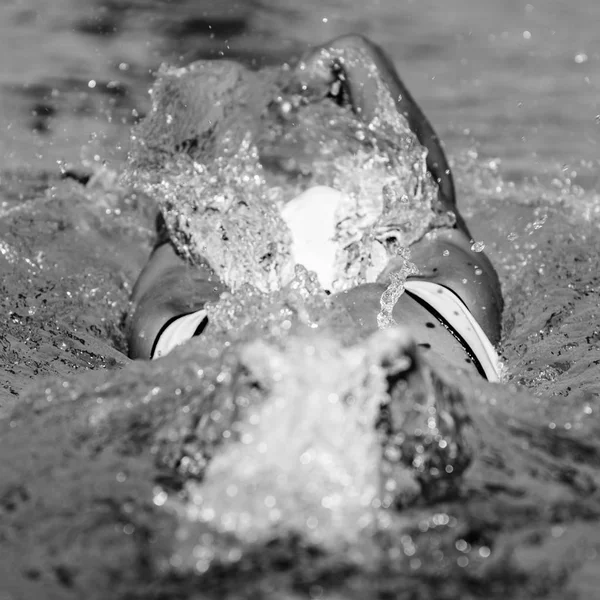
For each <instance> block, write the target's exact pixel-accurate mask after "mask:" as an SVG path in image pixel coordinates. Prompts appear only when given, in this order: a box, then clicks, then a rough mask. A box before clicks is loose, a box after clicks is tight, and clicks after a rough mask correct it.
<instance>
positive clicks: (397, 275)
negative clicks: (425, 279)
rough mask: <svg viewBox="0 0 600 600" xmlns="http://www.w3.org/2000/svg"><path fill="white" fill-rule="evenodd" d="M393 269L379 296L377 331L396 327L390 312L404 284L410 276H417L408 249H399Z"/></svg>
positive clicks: (415, 267)
mask: <svg viewBox="0 0 600 600" xmlns="http://www.w3.org/2000/svg"><path fill="white" fill-rule="evenodd" d="M395 263H396V264H395V268H394V270H393V271H392V272H391V273H390V274H389V276H388V277H389V283H388V287H387V288H386V290H385V291H384V292H383V294H381V299H380V307H381V308H380V310H379V313H378V314H377V326H378V327H379V329H388V328H389V327H394V326H396V325H397V323H396V321H395V319H394V317H393V316H392V312H393V310H394V306H396V304H397V302H398V300H400V297H401V296H402V294H403V293H404V284H405V283H406V279H407V278H408V277H409V276H410V275H417V274H418V273H419V269H418V268H417V266H416V265H415V264H414V263H412V262H410V249H408V248H400V249H399V250H398V257H397V259H396V260H395Z"/></svg>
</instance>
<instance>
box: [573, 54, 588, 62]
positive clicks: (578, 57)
mask: <svg viewBox="0 0 600 600" xmlns="http://www.w3.org/2000/svg"><path fill="white" fill-rule="evenodd" d="M573 60H574V61H575V62H576V63H577V64H578V65H581V64H583V63H584V62H587V60H588V55H587V54H586V53H585V52H578V53H577V54H576V55H575V58H574V59H573Z"/></svg>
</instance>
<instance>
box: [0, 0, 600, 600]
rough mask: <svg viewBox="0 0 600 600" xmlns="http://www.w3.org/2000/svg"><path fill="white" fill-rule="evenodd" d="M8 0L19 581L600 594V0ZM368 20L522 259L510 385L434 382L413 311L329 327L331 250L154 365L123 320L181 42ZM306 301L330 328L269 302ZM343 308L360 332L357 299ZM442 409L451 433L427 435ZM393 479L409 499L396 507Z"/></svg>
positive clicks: (9, 424)
mask: <svg viewBox="0 0 600 600" xmlns="http://www.w3.org/2000/svg"><path fill="white" fill-rule="evenodd" d="M0 11H1V15H2V18H1V19H0V46H1V48H2V52H1V53H0V57H1V58H0V61H2V63H1V64H2V67H3V68H2V69H1V70H0V109H1V110H0V113H1V114H0V120H1V121H0V126H1V127H2V131H3V135H2V136H1V137H0V153H1V155H2V157H3V162H2V167H1V172H0V213H1V215H2V219H1V221H0V230H1V232H2V234H1V236H0V255H1V256H0V265H2V270H3V276H2V281H1V282H0V285H1V286H2V295H1V301H2V305H3V311H2V316H1V317H0V328H1V332H2V336H1V338H0V349H1V352H2V354H1V356H2V365H1V373H2V375H1V377H0V401H1V405H0V411H1V414H2V417H3V419H2V421H1V423H0V425H1V427H2V437H1V438H0V439H2V442H0V443H1V444H2V446H3V452H4V455H5V457H6V460H5V461H4V464H3V465H2V467H0V468H1V469H2V471H1V473H0V507H1V510H2V511H3V514H4V516H5V522H4V524H3V525H2V529H1V531H2V536H3V540H4V541H5V543H6V547H7V549H8V551H7V553H6V559H4V558H3V559H2V560H1V561H0V563H1V565H0V573H2V576H1V577H0V582H2V583H0V589H2V591H3V592H4V593H5V594H6V595H7V597H9V598H12V597H14V598H19V597H39V598H45V597H56V598H63V597H64V598H69V597H82V596H85V597H98V598H101V597H106V596H107V594H110V595H111V597H127V598H134V597H140V598H141V597H152V596H155V597H165V598H173V597H176V598H179V597H181V598H188V597H190V598H191V597H198V596H200V595H201V596H202V597H205V596H206V597H223V596H224V595H225V596H231V597H253V598H254V597H264V598H270V597H275V596H277V597H286V598H287V597H290V598H293V597H298V596H302V597H306V596H310V597H313V598H320V597H322V598H340V597H344V598H346V597H347V598H355V597H356V598H358V597H365V596H366V597H381V598H384V597H406V598H409V597H410V598H469V597H481V598H490V597H506V596H507V595H509V594H510V595H513V596H515V597H522V598H529V597H534V596H541V597H555V598H564V597H577V596H580V597H590V598H591V597H594V594H597V592H596V588H597V587H598V575H597V571H598V569H597V566H598V555H597V552H598V548H599V546H600V525H599V523H600V521H599V516H600V503H599V497H598V492H597V487H598V479H599V477H600V472H599V471H598V464H599V448H598V442H597V441H596V437H595V434H596V433H598V432H599V430H600V420H599V419H598V417H597V415H598V411H599V410H600V398H599V393H600V390H599V389H598V388H599V386H600V384H599V383H598V382H599V381H600V370H599V365H600V326H598V325H597V321H598V315H599V312H600V303H599V302H598V285H599V283H598V277H599V276H598V274H597V265H598V264H599V260H600V246H599V245H598V243H597V239H598V227H597V219H598V212H599V210H600V208H599V207H600V202H599V197H598V193H597V185H598V178H597V167H598V161H597V138H598V131H599V130H598V127H600V125H599V123H600V116H598V113H600V110H599V109H598V104H597V100H596V99H597V97H598V86H599V85H600V83H599V81H598V76H597V73H596V71H597V66H598V64H599V60H600V42H599V41H598V38H597V35H596V22H597V17H598V16H599V14H598V13H599V12H600V7H598V6H597V4H596V3H593V2H591V1H583V0H581V1H578V2H575V4H573V3H566V2H564V0H561V1H559V0H549V1H547V2H545V3H544V4H543V5H542V4H540V5H538V4H535V3H534V4H530V3H526V2H521V1H515V2H510V3H503V4H500V3H497V2H492V1H491V0H483V1H475V0H450V1H449V2H446V3H444V6H443V8H440V6H439V4H437V3H434V2H429V1H428V0H425V1H423V0H421V1H419V2H416V1H415V2H411V1H407V2H404V3H398V2H395V1H392V0H378V1H376V0H373V1H371V2H368V3H362V2H350V1H347V2H344V1H341V0H337V1H335V0H325V1H323V0H321V1H320V2H312V1H310V2H302V3H300V2H297V1H295V2H292V1H291V0H289V1H288V0H277V1H275V0H254V1H248V2H234V1H229V0H227V1H224V2H220V3H212V2H193V1H191V0H180V1H178V2H168V1H158V0H157V1H155V2H151V1H150V0H147V1H132V2H123V3H117V2H93V1H91V0H90V1H86V2H75V0H60V1H59V0H57V1H55V2H52V3H47V2H41V1H40V0H12V1H10V2H6V3H4V4H3V6H2V8H0ZM348 31H357V32H360V33H363V34H365V35H368V36H370V37H372V38H373V39H374V40H375V41H376V42H378V43H379V44H380V45H382V46H383V47H384V48H385V49H386V51H387V52H388V53H389V54H390V55H391V56H392V58H393V60H394V63H395V65H396V66H397V68H398V70H399V72H400V74H401V76H402V77H403V79H404V80H405V82H406V83H407V85H408V87H409V88H410V89H411V91H412V92H413V95H414V96H415V97H416V98H417V100H418V101H419V102H420V104H421V106H422V108H423V109H424V111H425V113H426V114H427V115H428V116H429V118H430V119H431V121H432V123H433V124H434V127H435V128H436V130H437V132H438V134H439V135H440V137H441V138H442V139H443V140H444V142H445V148H446V150H447V153H448V155H449V158H450V160H451V164H452V167H453V170H454V174H455V179H456V183H457V190H458V197H459V203H460V208H461V211H462V213H463V215H464V216H465V218H466V220H467V221H468V223H469V225H470V227H471V230H472V232H473V234H474V237H475V238H476V240H477V241H480V242H482V243H483V244H485V252H486V253H487V254H488V255H489V256H490V258H491V259H492V261H493V262H494V264H495V266H496V268H497V270H498V273H499V275H500V278H501V281H502V285H503V291H504V296H505V301H506V309H505V315H504V337H503V342H502V346H501V353H502V356H503V361H504V364H505V370H506V373H505V379H506V381H505V383H504V384H503V386H491V385H487V384H485V383H484V382H481V383H476V384H474V383H473V382H471V381H470V380H467V379H464V380H463V379H461V378H458V379H456V380H452V381H450V380H448V378H444V376H443V373H442V374H441V375H439V376H438V375H435V373H434V374H433V375H432V374H430V372H429V371H428V369H427V368H426V366H423V367H422V369H420V370H419V371H418V372H417V373H416V374H415V375H414V377H417V379H418V378H420V379H418V381H417V380H414V381H413V380H409V379H407V377H408V375H402V373H403V371H402V369H403V367H402V365H405V364H406V362H405V361H406V360H407V357H408V359H410V357H411V350H410V347H409V345H407V344H408V343H407V342H406V340H404V339H403V338H401V337H400V338H394V337H393V336H394V335H395V334H394V333H391V334H390V332H383V333H381V337H379V338H376V339H375V341H373V342H372V345H371V346H369V345H365V344H364V343H357V342H356V340H354V339H352V336H348V337H347V338H346V339H342V341H340V340H339V339H338V338H331V337H328V336H326V335H321V334H320V333H319V331H316V330H315V328H314V327H311V325H314V324H315V323H316V324H319V323H320V322H321V321H320V319H322V314H323V311H324V308H326V307H327V303H328V300H327V298H326V297H324V296H322V295H319V293H318V292H317V290H316V289H315V288H314V287H311V286H314V282H311V280H310V278H308V280H307V279H306V278H305V276H304V275H303V274H300V275H299V276H298V277H299V279H298V282H297V287H296V290H295V293H294V294H292V296H293V297H284V296H278V295H277V294H275V295H272V296H268V295H267V296H265V295H261V294H256V295H255V296H253V297H252V298H250V300H249V304H248V306H246V308H248V307H250V309H249V310H248V311H247V313H245V314H244V313H243V311H241V310H240V306H239V303H238V304H236V299H235V298H230V299H228V300H227V302H228V303H229V304H228V305H227V307H226V308H227V310H224V312H223V313H222V322H221V325H220V327H221V329H222V330H225V329H227V328H230V327H231V326H232V324H235V325H236V326H240V327H241V329H243V330H244V331H246V333H245V334H243V335H242V336H241V339H236V338H235V336H234V337H233V338H231V339H230V338H227V337H226V336H225V334H224V333H223V332H222V331H219V330H217V329H218V328H217V327H216V328H215V329H216V330H215V331H214V332H213V333H211V334H209V335H208V336H207V337H206V339H205V340H203V341H202V343H200V342H197V343H193V344H189V347H186V348H184V349H181V350H180V351H179V352H177V353H175V355H174V356H173V357H167V358H166V359H165V360H163V361H159V362H158V363H155V364H152V365H149V364H144V363H132V362H131V361H129V360H128V359H127V358H126V356H125V355H124V353H123V352H124V351H125V333H124V329H123V319H124V314H125V313H126V311H127V299H128V296H129V294H130V292H131V289H132V285H133V283H134V282H135V278H136V276H137V273H138V272H139V270H140V268H141V267H142V265H143V264H144V261H145V260H146V257H147V254H148V251H149V249H150V247H151V243H152V227H153V215H154V208H155V207H154V205H153V204H152V202H151V201H150V200H148V199H147V198H145V197H144V196H143V195H142V194H139V195H136V194H132V193H131V192H130V190H128V189H126V188H124V187H123V186H122V183H121V182H120V179H119V174H120V173H122V172H123V170H124V168H125V160H126V154H127V149H128V144H129V135H130V130H131V127H132V126H133V125H135V124H136V123H138V122H139V120H140V119H141V118H143V117H144V115H145V114H147V112H148V111H149V97H148V94H147V90H148V89H149V87H150V86H151V85H152V81H153V74H154V72H155V71H156V69H157V68H158V66H159V64H160V63H161V62H162V61H167V62H169V63H171V64H175V65H179V66H181V65H184V64H187V63H189V62H190V61H192V60H196V59H199V58H207V57H214V58H217V57H222V56H225V57H230V58H239V59H241V60H243V61H244V62H245V63H246V64H248V65H250V66H261V65H267V64H277V63H279V62H281V61H282V60H293V59H294V57H297V56H299V55H300V54H301V53H302V52H303V51H305V50H306V49H307V48H308V47H309V46H310V45H312V44H316V43H322V42H324V41H325V40H327V39H329V38H332V37H335V36H336V35H339V34H343V33H347V32H348ZM65 175H67V177H65ZM90 175H91V179H90V180H89V181H87V179H88V177H89V176H90ZM81 182H87V184H86V185H82V183H81ZM311 291H312V292H314V293H313V294H312V296H311ZM303 303H304V304H305V305H306V315H305V319H304V322H305V329H302V328H301V329H300V330H295V329H294V328H291V327H290V326H289V325H288V324H286V325H283V324H284V323H286V319H285V318H283V319H282V320H280V321H278V322H275V321H270V320H269V315H272V314H279V315H283V316H285V310H287V309H289V306H295V307H298V306H301V305H303ZM281 311H284V312H281ZM263 322H264V323H265V326H264V328H262V329H261V327H260V326H258V327H255V329H254V330H253V329H252V327H253V326H255V325H256V323H263ZM288 323H289V321H288ZM330 324H331V325H332V327H334V328H338V329H339V330H340V331H343V330H344V324H345V321H344V316H343V315H334V316H333V317H332V318H331V323H330ZM244 328H245V329H244ZM290 329H291V331H290ZM316 329H318V328H316ZM257 335H259V338H260V339H259V341H257V340H256V336H257ZM390 335H391V336H392V337H388V336H390ZM249 340H250V341H249ZM252 340H254V341H252ZM384 364H385V365H387V366H385V367H384V366H382V365H384ZM390 365H392V366H390ZM393 365H396V367H394V366H393ZM394 369H397V371H395V370H394ZM411 377H412V375H411ZM390 380H391V381H395V382H396V383H395V384H394V385H393V386H392V387H391V392H390V389H387V388H386V387H385V386H386V385H388V384H387V383H385V382H389V381H390ZM424 382H425V383H424ZM427 382H429V383H427ZM428 385H431V386H433V388H434V389H437V390H438V392H437V394H436V395H435V397H432V396H431V395H427V393H425V392H424V391H423V390H426V389H429V388H428V387H427V386H428ZM232 390H234V391H232ZM387 392H390V393H391V394H392V396H393V397H394V398H396V400H397V403H398V406H399V407H400V408H398V409H392V408H390V410H389V414H387V415H386V416H385V419H383V421H384V422H383V423H380V424H379V432H380V433H381V431H383V430H385V428H386V427H387V428H388V430H387V435H388V438H390V439H391V438H392V437H394V436H395V435H401V437H402V440H401V441H399V440H397V443H395V445H394V444H391V443H390V445H389V446H386V449H385V452H386V453H388V454H389V455H387V454H386V457H385V460H384V461H383V467H381V465H380V462H381V460H380V454H379V452H380V450H379V448H380V438H379V437H378V436H377V435H376V433H375V430H374V427H373V424H374V421H375V420H377V419H378V417H377V410H376V408H377V406H378V403H379V402H380V401H381V400H382V398H383V397H384V396H385V394H386V393H387ZM265 398H266V399H267V400H266V401H265ZM324 398H325V399H326V402H327V406H328V408H327V409H325V408H324V405H323V399H324ZM348 398H351V399H352V400H351V402H348ZM344 403H346V405H348V406H349V407H350V408H348V406H346V407H345V408H344V406H345V405H344ZM394 406H395V405H394ZM420 408H423V410H422V411H420V410H419V409H420ZM349 414H350V416H348V415H349ZM203 415H204V416H203ZM424 415H429V417H431V418H432V419H434V421H435V423H433V425H430V424H429V421H428V418H426V417H425V416H424ZM232 425H233V426H232ZM428 427H429V428H432V427H433V428H434V429H435V430H436V431H437V434H436V435H438V436H440V437H438V438H436V439H437V442H439V441H442V442H443V444H441V445H440V444H439V443H438V445H437V446H435V445H432V444H430V443H429V442H430V441H431V440H429V442H427V439H426V436H425V437H423V435H418V434H416V433H415V432H416V431H417V430H418V431H421V432H423V431H427V428H428ZM407 432H412V433H411V434H410V435H409V434H408V433H407ZM392 433H393V434H394V435H392ZM411 435H412V437H411ZM229 437H231V438H232V439H236V440H238V443H230V444H225V443H222V440H223V439H228V438H229ZM394 439H395V438H394ZM424 440H425V441H424ZM428 444H429V445H428ZM221 445H222V446H223V447H221ZM434 446H435V447H434ZM399 448H400V454H401V455H402V456H405V457H407V456H409V457H413V458H414V456H413V455H412V454H411V452H413V453H415V452H416V455H418V456H417V458H419V459H420V460H421V459H422V461H423V464H422V465H421V466H422V468H420V469H419V468H415V467H414V464H415V463H414V462H411V465H412V466H410V467H409V466H408V465H407V463H405V462H402V459H400V460H398V457H397V456H396V457H395V458H394V456H395V454H394V453H396V454H397V453H398V449H399ZM411 460H412V458H411ZM448 466H449V467H451V471H446V473H447V475H448V476H446V475H439V471H440V469H442V470H443V469H445V468H446V467H448ZM380 468H381V469H382V472H383V475H382V476H381V478H380V477H379V475H378V474H379V471H380ZM436 469H437V471H436ZM435 473H437V474H435ZM453 473H454V474H453ZM203 477H204V478H205V480H204V481H201V480H202V478H203ZM382 481H384V482H386V483H385V484H384V488H385V489H384V490H383V491H382V490H379V488H378V486H380V485H382V483H381V482H382ZM390 482H391V483H390ZM386 493H387V495H388V496H390V495H391V497H392V498H393V502H392V503H393V505H394V507H395V508H393V509H387V510H380V509H379V508H378V506H376V505H374V503H373V501H374V499H375V500H376V499H377V498H379V499H380V501H381V499H382V498H383V499H385V498H386ZM107 590H110V592H108V591H107ZM198 590H202V591H201V592H199V591H198Z"/></svg>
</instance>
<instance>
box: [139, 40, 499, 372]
mask: <svg viewBox="0 0 600 600" xmlns="http://www.w3.org/2000/svg"><path fill="white" fill-rule="evenodd" d="M356 48H361V49H362V50H363V52H364V53H365V54H366V56H367V57H368V60H371V61H372V64H373V65H374V66H375V67H376V68H377V70H378V73H379V77H381V78H382V79H383V81H384V82H385V84H386V85H387V86H388V88H389V90H390V92H391V94H392V97H393V98H394V99H395V101H396V106H397V108H398V110H399V111H400V112H401V113H402V114H404V115H405V116H406V117H407V120H408V122H409V125H410V127H411V129H412V130H413V131H414V132H415V134H416V135H417V137H418V138H419V141H420V142H421V144H422V145H423V146H425V147H426V148H427V149H428V158H427V168H428V170H429V172H430V173H431V174H432V176H433V177H434V179H435V180H436V181H437V182H438V184H439V194H440V200H441V202H442V204H443V205H444V207H445V208H446V209H447V210H452V211H453V212H454V213H455V214H456V217H457V219H456V226H455V227H454V228H453V229H446V230H438V231H436V232H434V233H432V234H429V235H427V236H425V238H423V239H422V240H420V241H419V242H417V243H415V244H414V245H413V246H411V253H412V254H411V260H412V261H413V262H414V263H415V264H416V265H417V267H418V268H419V270H420V271H421V273H420V275H419V276H418V277H417V278H418V279H421V280H427V281H432V282H435V283H439V284H441V285H444V286H446V287H448V288H450V289H451V290H453V291H454V292H455V293H456V294H457V295H458V296H459V297H460V298H461V299H462V301H463V302H464V303H465V304H466V305H467V307H468V308H469V310H470V311H471V313H472V314H473V316H474V317H475V319H476V320H477V321H478V322H479V324H480V325H481V327H482V329H483V330H484V331H485V333H486V334H487V336H488V337H489V338H490V340H491V342H492V343H497V342H498V341H499V339H500V333H501V315H502V295H501V291H500V284H499V281H498V277H497V274H496V272H495V270H494V268H493V266H492V264H491V262H490V261H489V259H488V258H487V256H485V255H484V254H483V253H481V252H479V253H478V252H474V251H473V250H471V245H472V243H473V240H472V239H471V235H470V233H469V230H468V228H467V225H466V223H465V222H464V220H463V219H462V217H461V216H460V214H459V212H458V210H457V207H456V198H455V191H454V183H453V180H452V174H451V172H450V168H449V166H448V162H447V160H446V157H445V155H444V152H443V150H442V148H441V146H440V143H439V140H438V138H437V135H436V134H435V131H434V130H433V128H432V126H431V125H430V123H429V121H428V120H427V118H426V117H425V115H424V114H423V113H422V111H421V110H420V108H419V107H418V105H417V104H416V102H415V101H414V100H413V98H412V97H411V96H410V94H409V93H408V90H407V89H406V87H405V86H404V84H403V83H402V82H401V80H400V78H399V77H398V75H397V73H396V71H395V69H394V68H393V65H392V64H391V62H390V60H389V59H388V58H387V56H386V55H385V54H384V53H383V51H382V50H381V49H380V48H378V47H377V46H376V45H374V44H373V43H372V42H370V41H369V40H367V39H365V38H363V37H361V36H356V35H351V36H345V37H343V38H339V39H337V40H334V41H333V42H332V43H330V44H328V45H326V46H323V47H320V48H317V49H315V50H314V51H313V52H311V53H310V54H309V55H308V56H307V57H306V59H305V60H304V61H303V62H304V65H303V69H302V70H301V72H300V74H299V79H300V82H301V83H304V84H306V85H307V87H313V88H314V87H315V86H316V84H318V85H319V87H321V88H324V89H327V88H329V87H330V85H332V84H333V83H335V82H336V81H338V82H339V84H340V85H341V86H342V87H343V88H344V90H345V96H346V97H347V98H349V101H350V103H351V106H352V108H353V110H354V111H355V112H356V114H357V115H358V116H360V117H361V118H362V119H364V120H365V121H369V120H370V119H371V116H372V115H373V111H374V108H375V106H374V97H375V94H374V87H373V86H374V85H375V82H374V81H373V80H372V78H371V76H370V70H369V69H367V68H366V66H365V63H364V62H363V63H362V64H357V63H355V62H354V63H353V62H352V61H344V60H343V56H344V51H345V50H347V49H356ZM324 50H325V51H326V52H325V53H324V52H323V51H324ZM332 50H333V51H334V52H332V53H330V52H328V51H332ZM324 57H325V58H324ZM330 57H333V58H330ZM323 83H324V84H325V86H323V85H322V84H323ZM399 266H400V265H399V264H397V263H395V262H394V261H391V262H390V264H389V265H388V267H387V268H386V269H385V271H384V272H383V274H382V275H381V276H380V278H379V281H380V282H381V283H375V284H365V285H361V286H357V287H356V288H354V289H352V290H350V291H348V292H344V293H342V294H338V295H336V296H335V297H334V298H335V301H336V302H339V303H340V304H342V305H343V306H344V307H345V308H346V309H347V310H348V311H349V312H350V314H351V315H352V317H353V319H354V320H355V322H356V325H357V327H359V328H360V329H361V330H363V331H364V332H365V333H366V332H370V331H374V330H375V329H376V328H377V314H378V313H379V310H380V298H381V294H382V293H383V291H384V290H385V288H386V284H385V281H386V278H387V275H389V273H390V272H392V271H394V270H395V269H396V268H399ZM223 291H225V287H224V286H223V284H222V283H221V282H220V281H219V279H218V278H217V277H216V276H215V275H214V273H213V272H212V271H211V270H210V268H209V267H208V266H206V265H205V266H202V265H201V266H197V265H196V266H193V267H192V266H190V265H188V264H187V263H185V262H184V261H183V260H182V259H181V258H180V257H179V256H178V255H177V254H176V253H175V250H174V249H173V247H172V246H171V244H169V243H163V244H161V245H160V246H158V247H157V248H156V249H155V250H154V251H153V253H152V255H151V256H150V259H149V261H148V264H147V265H146V266H145V268H144V269H143V271H142V273H141V274H140V277H139V279H138V281H137V283H136V286H135V288H134V292H133V295H132V311H131V314H130V319H129V329H130V356H131V357H132V358H149V357H150V355H151V351H152V346H153V344H154V340H155V338H156V336H157V334H158V332H159V331H160V329H161V327H162V326H163V325H164V323H166V322H167V321H168V320H169V319H171V318H173V317H175V316H177V315H180V314H184V313H188V312H192V311H194V310H200V309H201V308H202V307H203V306H204V304H205V303H206V302H209V301H214V300H217V299H218V297H219V295H220V294H221V292H223ZM393 317H394V319H395V320H396V322H397V323H398V324H401V325H406V326H408V327H409V329H410V330H411V332H412V334H413V336H414V337H415V339H416V341H417V343H418V344H420V345H421V347H422V348H423V349H424V351H425V352H434V353H437V354H438V355H441V356H443V357H444V359H445V360H446V362H449V363H450V364H455V365H456V366H460V367H462V368H467V369H474V367H473V366H472V365H471V364H470V363H469V362H468V356H467V354H466V352H465V351H464V349H463V347H462V346H461V345H460V344H459V343H458V342H457V341H456V339H455V338H454V336H453V335H452V334H451V333H450V332H448V331H447V330H446V329H445V328H444V327H443V326H442V325H440V324H439V323H438V322H437V321H436V319H435V318H434V317H432V315H431V314H430V313H429V312H428V311H427V310H426V309H424V308H423V307H422V306H421V305H420V304H419V303H418V302H417V301H416V300H414V299H413V298H412V297H411V296H409V295H408V294H403V295H402V296H401V298H400V300H399V301H398V302H397V304H396V306H395V307H394V310H393ZM432 325H433V326H432Z"/></svg>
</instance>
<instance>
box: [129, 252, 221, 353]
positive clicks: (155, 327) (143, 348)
mask: <svg viewBox="0 0 600 600" xmlns="http://www.w3.org/2000/svg"><path fill="white" fill-rule="evenodd" d="M224 290H225V288H224V286H223V284H222V283H221V282H220V281H219V279H218V278H217V277H216V275H215V274H214V272H213V271H212V270H211V269H210V268H209V267H208V266H207V265H203V264H201V265H189V264H188V263H186V262H185V261H184V260H183V259H182V258H181V257H180V256H179V255H178V254H177V253H176V252H175V250H174V248H173V246H172V245H171V244H170V243H164V244H161V245H160V246H158V247H157V248H156V249H155V250H154V251H153V253H152V255H151V256H150V259H149V260H148V263H147V264H146V266H145V267H144V269H143V271H142V272H141V274H140V276H139V278H138V280H137V282H136V284H135V287H134V289H133V293H132V296H131V310H130V312H129V315H128V323H127V326H128V339H129V356H130V357H131V358H150V357H151V353H152V348H153V346H154V342H155V340H156V337H157V335H158V333H159V332H160V330H161V328H162V327H163V326H164V325H165V323H167V321H169V320H170V319H172V318H173V317H176V316H179V315H183V314H186V313H190V312H194V311H196V310H200V309H202V308H203V307H204V305H205V304H206V303H207V302H210V301H214V300H217V299H218V298H219V296H220V294H221V293H222V292H223V291H224Z"/></svg>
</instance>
